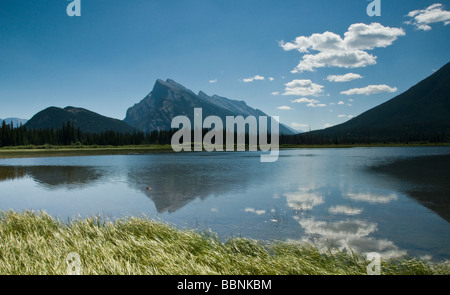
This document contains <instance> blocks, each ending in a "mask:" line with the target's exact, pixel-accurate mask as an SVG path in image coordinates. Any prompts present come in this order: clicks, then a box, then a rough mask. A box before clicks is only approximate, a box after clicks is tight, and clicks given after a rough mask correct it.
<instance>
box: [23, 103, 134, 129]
mask: <svg viewBox="0 0 450 295" xmlns="http://www.w3.org/2000/svg"><path fill="white" fill-rule="evenodd" d="M69 121H70V122H71V123H72V124H73V125H74V127H75V128H76V129H77V128H80V129H81V131H83V132H86V133H100V132H105V131H115V132H119V133H132V132H133V131H134V130H135V129H134V128H133V127H130V126H129V125H127V124H126V123H125V122H123V121H120V120H117V119H113V118H109V117H105V116H102V115H99V114H97V113H94V112H91V111H89V110H86V109H82V108H75V107H66V108H64V109H61V108H57V107H49V108H47V109H45V110H43V111H40V112H39V113H37V114H36V115H34V116H33V118H31V119H30V120H29V121H28V122H27V124H26V125H25V126H26V127H27V128H29V129H45V128H53V129H59V128H61V127H62V126H63V124H66V123H67V122H69Z"/></svg>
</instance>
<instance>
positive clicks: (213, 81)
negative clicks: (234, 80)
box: [209, 79, 217, 83]
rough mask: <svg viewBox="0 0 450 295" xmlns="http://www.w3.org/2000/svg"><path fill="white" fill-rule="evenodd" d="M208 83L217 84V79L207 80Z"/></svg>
mask: <svg viewBox="0 0 450 295" xmlns="http://www.w3.org/2000/svg"><path fill="white" fill-rule="evenodd" d="M209 83H217V79H214V80H209Z"/></svg>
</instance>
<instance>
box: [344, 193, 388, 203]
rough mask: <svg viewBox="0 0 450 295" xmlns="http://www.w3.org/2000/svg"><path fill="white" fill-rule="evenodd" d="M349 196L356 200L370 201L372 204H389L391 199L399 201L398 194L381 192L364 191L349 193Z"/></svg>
mask: <svg viewBox="0 0 450 295" xmlns="http://www.w3.org/2000/svg"><path fill="white" fill-rule="evenodd" d="M347 197H349V198H350V199H352V200H354V201H362V202H368V203H371V204H387V203H389V202H391V201H397V195H396V194H389V195H380V194H373V193H370V192H364V193H349V194H348V195H347Z"/></svg>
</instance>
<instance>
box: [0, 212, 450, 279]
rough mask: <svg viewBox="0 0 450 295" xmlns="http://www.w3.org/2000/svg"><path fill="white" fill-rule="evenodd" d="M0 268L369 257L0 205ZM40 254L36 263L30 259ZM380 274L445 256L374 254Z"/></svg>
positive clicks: (212, 269)
mask: <svg viewBox="0 0 450 295" xmlns="http://www.w3.org/2000/svg"><path fill="white" fill-rule="evenodd" d="M0 248H1V249H4V251H3V253H2V255H1V256H0V274H2V275H5V274H9V275H35V274H43V275H62V274H66V272H67V268H68V265H67V264H66V263H64V260H65V259H66V257H68V255H69V254H72V253H75V254H77V255H78V256H79V257H80V260H81V261H80V262H81V264H80V265H79V267H80V272H81V273H80V274H85V275H105V274H108V275H142V274H146V275H149V274H151V275H366V274H368V273H367V267H368V264H369V262H370V261H368V260H366V257H365V256H363V255H360V254H356V253H354V252H351V251H350V252H349V251H342V250H339V249H328V250H327V251H321V250H320V249H318V248H317V247H315V246H313V245H311V244H306V243H300V242H298V243H297V242H282V241H278V242H274V243H270V244H265V243H262V242H261V241H258V240H253V239H248V238H237V237H236V238H231V239H229V240H227V241H221V240H220V239H219V238H218V237H217V234H215V233H213V232H204V233H200V232H198V231H195V230H192V229H177V228H175V227H173V226H172V225H170V224H167V223H163V222H159V221H155V220H151V219H147V218H137V217H131V218H126V219H119V220H114V221H107V222H105V221H101V220H100V219H98V218H86V219H80V220H73V221H71V222H70V223H69V224H63V223H62V222H61V221H59V220H58V219H55V218H53V217H51V216H50V215H48V214H47V213H45V212H42V211H41V212H33V211H24V212H14V211H8V212H4V211H3V212H0ZM36 261H40V263H36ZM380 264H381V265H380V274H381V275H448V274H449V273H450V268H449V267H450V265H449V264H448V263H447V262H442V263H431V262H427V261H424V260H420V259H418V258H413V257H399V258H390V259H382V261H381V263H380Z"/></svg>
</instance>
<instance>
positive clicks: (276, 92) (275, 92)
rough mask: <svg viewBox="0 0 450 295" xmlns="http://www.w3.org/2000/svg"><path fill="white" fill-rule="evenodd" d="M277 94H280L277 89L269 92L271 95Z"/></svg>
mask: <svg viewBox="0 0 450 295" xmlns="http://www.w3.org/2000/svg"><path fill="white" fill-rule="evenodd" d="M278 94H280V92H278V91H274V92H272V93H271V95H278Z"/></svg>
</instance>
